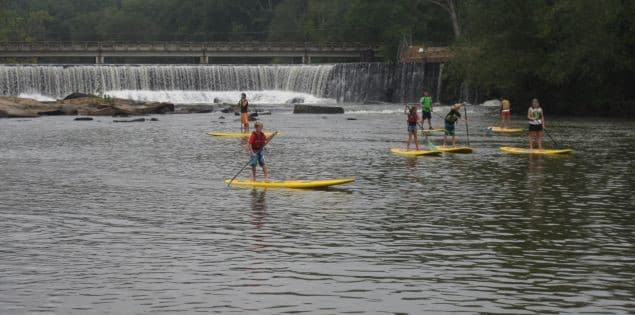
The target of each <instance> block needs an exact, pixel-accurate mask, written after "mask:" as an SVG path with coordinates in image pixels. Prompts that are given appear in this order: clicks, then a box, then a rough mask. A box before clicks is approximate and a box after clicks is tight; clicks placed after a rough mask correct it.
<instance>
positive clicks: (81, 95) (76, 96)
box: [63, 92, 98, 100]
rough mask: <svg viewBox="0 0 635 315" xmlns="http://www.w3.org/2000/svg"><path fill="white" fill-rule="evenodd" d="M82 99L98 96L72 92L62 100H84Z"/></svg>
mask: <svg viewBox="0 0 635 315" xmlns="http://www.w3.org/2000/svg"><path fill="white" fill-rule="evenodd" d="M84 97H98V96H97V95H93V94H86V93H79V92H73V93H71V94H69V95H67V96H66V97H65V98H64V99H63V100H72V99H74V98H84Z"/></svg>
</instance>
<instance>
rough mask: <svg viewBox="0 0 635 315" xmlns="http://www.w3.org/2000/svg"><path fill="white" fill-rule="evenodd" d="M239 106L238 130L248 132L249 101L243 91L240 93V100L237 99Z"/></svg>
mask: <svg viewBox="0 0 635 315" xmlns="http://www.w3.org/2000/svg"><path fill="white" fill-rule="evenodd" d="M238 106H239V107H240V123H241V124H242V126H241V127H240V131H241V132H244V133H247V132H249V102H248V101H247V95H246V94H245V93H241V94H240V101H238Z"/></svg>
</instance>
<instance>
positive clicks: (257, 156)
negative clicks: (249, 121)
mask: <svg viewBox="0 0 635 315" xmlns="http://www.w3.org/2000/svg"><path fill="white" fill-rule="evenodd" d="M243 95H244V94H243ZM254 128H256V131H254V132H252V133H251V136H249V151H250V152H251V160H250V162H249V163H250V164H251V180H253V181H255V180H256V165H257V164H260V167H262V172H263V173H264V174H265V181H268V180H269V169H268V168H267V165H265V156H264V150H263V149H264V147H265V144H266V143H267V136H266V135H265V133H264V132H263V131H262V129H263V124H262V122H260V121H257V122H256V123H255V124H254Z"/></svg>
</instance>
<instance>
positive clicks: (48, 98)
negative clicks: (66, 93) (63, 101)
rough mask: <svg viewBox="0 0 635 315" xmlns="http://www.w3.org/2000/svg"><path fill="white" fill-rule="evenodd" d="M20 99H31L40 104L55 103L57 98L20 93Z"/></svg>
mask: <svg viewBox="0 0 635 315" xmlns="http://www.w3.org/2000/svg"><path fill="white" fill-rule="evenodd" d="M18 97H19V98H30V99H34V100H36V101H40V102H54V101H55V98H53V97H50V96H47V95H42V94H40V93H35V92H34V93H20V95H18Z"/></svg>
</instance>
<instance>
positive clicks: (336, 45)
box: [0, 41, 378, 51]
mask: <svg viewBox="0 0 635 315" xmlns="http://www.w3.org/2000/svg"><path fill="white" fill-rule="evenodd" d="M377 47H378V44H364V43H360V42H255V41H252V42H119V41H82V42H63V41H43V42H0V51H29V50H57V51H72V50H104V49H112V50H139V49H143V50H164V51H165V50H201V49H212V50H216V49H223V50H225V49H227V50H241V49H249V50H252V49H278V50H280V49H282V50H285V49H290V50H298V49H318V50H339V51H344V50H346V51H354V50H365V49H377Z"/></svg>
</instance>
